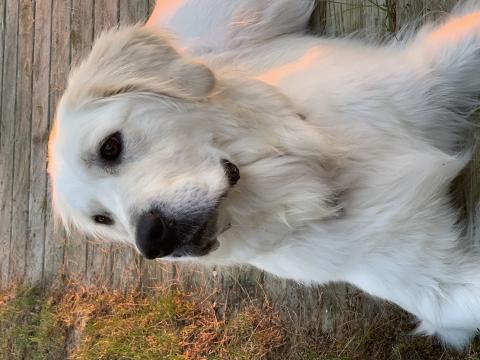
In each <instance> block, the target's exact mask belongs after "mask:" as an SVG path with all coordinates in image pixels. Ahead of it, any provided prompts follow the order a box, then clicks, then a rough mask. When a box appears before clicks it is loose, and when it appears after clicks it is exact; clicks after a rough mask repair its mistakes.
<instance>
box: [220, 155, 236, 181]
mask: <svg viewBox="0 0 480 360" xmlns="http://www.w3.org/2000/svg"><path fill="white" fill-rule="evenodd" d="M221 162H222V166H223V169H224V170H225V174H227V178H228V182H229V183H230V186H233V185H235V184H236V183H237V182H238V180H240V170H238V167H237V165H235V164H234V163H232V162H230V161H228V160H227V159H222V161H221Z"/></svg>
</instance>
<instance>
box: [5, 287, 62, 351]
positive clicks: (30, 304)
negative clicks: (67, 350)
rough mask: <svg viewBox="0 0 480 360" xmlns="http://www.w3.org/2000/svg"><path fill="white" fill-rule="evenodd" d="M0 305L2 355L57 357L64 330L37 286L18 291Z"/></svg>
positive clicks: (60, 349)
mask: <svg viewBox="0 0 480 360" xmlns="http://www.w3.org/2000/svg"><path fill="white" fill-rule="evenodd" d="M2 303H3V304H2V306H1V307H0V351H1V354H0V356H2V357H3V358H5V359H17V358H22V357H27V358H31V359H60V358H62V357H64V344H65V334H66V331H65V329H63V328H62V327H61V326H59V324H58V322H57V319H56V317H55V314H54V312H53V306H52V304H51V302H50V301H49V299H48V298H46V297H44V296H43V295H42V294H41V293H40V291H38V290H37V289H30V290H25V291H19V292H18V293H17V294H15V295H12V297H11V298H10V300H9V301H2Z"/></svg>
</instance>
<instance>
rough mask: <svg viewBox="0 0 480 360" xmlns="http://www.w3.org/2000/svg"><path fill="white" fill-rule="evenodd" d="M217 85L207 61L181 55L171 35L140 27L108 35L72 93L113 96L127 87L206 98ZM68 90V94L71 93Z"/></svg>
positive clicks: (79, 74) (76, 95)
mask: <svg viewBox="0 0 480 360" xmlns="http://www.w3.org/2000/svg"><path fill="white" fill-rule="evenodd" d="M214 87H215V76H214V74H213V73H212V71H211V70H210V69H209V68H208V67H206V66H205V65H203V64H201V63H199V62H195V61H193V60H190V59H187V58H186V57H185V56H183V55H180V54H179V52H178V51H177V50H176V49H175V48H174V46H173V45H172V41H171V39H170V38H169V37H168V35H166V34H163V33H160V32H158V31H155V30H154V29H151V28H145V27H140V26H133V27H126V28H121V29H116V30H112V31H109V32H107V33H105V34H103V35H102V36H101V37H100V38H99V39H98V40H97V41H96V42H95V45H94V47H93V49H92V52H91V53H90V55H89V57H88V58H87V59H86V61H84V62H83V63H82V64H81V65H80V67H79V68H78V69H77V70H76V71H75V72H74V73H73V74H72V76H71V77H70V80H69V86H68V89H67V93H68V92H69V91H70V94H69V95H70V96H68V97H69V98H71V99H72V98H73V99H76V101H78V99H79V98H82V95H83V96H94V97H108V96H113V95H117V94H120V93H126V92H151V93H158V94H162V95H167V96H172V97H177V98H186V99H200V98H205V97H207V96H208V95H209V94H210V93H211V91H212V90H213V88H214ZM67 93H66V94H67Z"/></svg>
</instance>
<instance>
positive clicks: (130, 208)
mask: <svg viewBox="0 0 480 360" xmlns="http://www.w3.org/2000/svg"><path fill="white" fill-rule="evenodd" d="M192 3H195V1H192ZM211 3H212V4H213V5H212V7H208V6H207V8H208V11H207V10H205V13H208V12H209V11H210V12H211V13H212V12H215V11H217V14H221V12H222V11H223V10H224V9H222V8H221V6H220V5H219V4H217V3H216V2H215V1H212V2H211ZM224 3H225V2H224ZM240 3H241V4H250V2H248V1H247V2H243V3H242V2H240ZM257 3H258V2H257ZM260 3H261V4H262V6H260V8H255V11H254V12H253V14H255V16H251V17H246V18H244V20H245V21H244V22H242V24H243V29H238V28H235V26H234V25H235V24H238V23H239V21H238V19H239V18H238V16H240V15H238V14H246V13H248V11H247V12H245V11H246V10H245V8H242V7H241V9H243V10H242V11H240V12H235V11H236V10H235V9H233V10H232V9H230V8H228V6H227V8H228V9H230V10H228V9H227V10H228V11H230V12H229V14H230V15H232V14H233V15H232V18H235V19H236V20H235V21H234V22H232V21H231V20H228V21H226V22H223V23H221V24H223V25H221V26H223V27H224V30H225V31H224V33H228V36H225V37H224V38H222V39H221V40H218V41H219V42H218V43H217V44H216V45H215V46H217V47H216V48H215V50H214V51H213V50H211V51H205V48H203V50H198V48H196V49H197V50H198V51H197V50H195V48H192V49H191V51H190V53H187V51H188V49H187V50H181V49H180V46H178V45H176V44H175V41H174V40H172V38H171V37H170V35H167V33H166V31H165V30H157V29H153V28H144V27H139V26H135V27H126V28H121V29H115V30H112V31H110V32H108V33H106V34H104V35H103V36H102V37H101V38H99V39H98V40H97V41H96V43H95V46H94V48H93V50H92V52H91V54H90V56H89V57H88V58H87V59H86V60H85V61H84V62H83V63H82V64H81V65H80V66H79V67H78V68H77V69H75V70H74V71H73V73H72V75H71V77H70V80H69V84H68V88H67V90H66V92H65V94H64V96H63V98H62V100H61V102H60V105H59V108H58V112H57V116H56V121H55V127H54V131H53V133H52V137H51V142H50V149H49V152H50V166H49V173H50V176H51V180H52V185H53V202H54V206H55V210H56V213H57V214H58V215H59V216H60V217H61V219H62V220H63V223H64V224H65V225H66V226H69V225H71V224H73V225H74V226H76V227H78V228H80V229H81V230H82V231H85V232H87V233H91V234H95V235H97V236H100V237H102V238H110V239H115V240H121V241H125V242H130V243H132V244H134V243H135V236H136V222H137V218H138V214H139V213H141V212H142V211H146V210H148V209H149V208H150V207H151V206H152V204H162V206H163V207H164V208H166V209H167V211H168V213H169V216H171V217H174V218H175V217H178V216H180V214H181V215H182V216H185V215H186V214H187V215H189V216H195V214H196V213H198V212H200V211H202V210H201V209H205V208H211V207H213V206H215V207H217V213H218V218H217V219H216V227H217V233H218V234H217V235H218V244H217V246H216V248H215V249H214V250H213V251H211V252H210V253H208V254H206V255H204V256H201V257H189V256H185V257H183V258H182V259H186V260H191V261H199V262H203V263H209V264H211V263H215V264H226V265H230V264H245V263H246V264H251V265H254V266H256V267H258V268H260V269H264V270H266V271H268V272H271V273H273V274H276V275H278V276H280V277H284V278H290V279H294V280H296V281H298V282H302V283H305V284H313V283H325V282H329V281H347V282H349V283H351V284H354V285H356V286H358V287H359V288H361V289H363V290H365V291H367V292H368V293H370V294H373V295H375V296H378V297H381V298H383V299H387V300H389V301H391V302H394V303H396V304H398V305H399V306H401V307H402V308H404V309H406V310H407V311H409V312H411V313H413V314H414V315H416V316H417V317H418V318H419V319H420V321H421V323H420V325H419V327H418V332H420V333H425V334H434V335H437V336H438V337H439V338H440V339H441V340H442V341H444V342H445V343H446V344H449V345H452V346H457V347H461V346H463V345H465V344H466V343H467V342H468V341H469V340H470V339H471V338H472V337H473V336H474V334H475V331H476V329H477V328H478V327H480V254H479V250H478V248H477V247H476V246H475V245H473V241H472V239H470V238H467V237H466V236H465V235H463V233H464V231H463V227H462V226H460V223H459V218H458V216H457V211H456V210H455V209H454V207H453V206H452V205H451V203H450V198H449V185H450V183H451V181H452V179H453V178H455V177H456V176H457V175H458V173H459V172H460V171H461V170H462V169H463V168H464V167H465V165H466V164H467V163H468V161H469V159H470V150H471V149H470V147H469V144H471V143H470V142H469V141H468V139H469V137H468V134H469V133H470V132H471V130H472V125H471V124H470V123H469V122H468V120H467V118H468V115H469V114H470V113H471V112H472V111H473V110H474V109H475V108H476V107H477V106H478V102H477V100H478V96H479V94H480V4H479V3H478V1H475V2H470V3H468V4H466V5H464V6H462V7H460V8H457V10H456V11H455V12H454V13H453V14H452V15H450V16H449V17H448V18H446V19H444V20H443V21H442V22H440V23H438V24H434V25H429V26H427V27H424V28H422V29H420V31H419V32H418V34H417V35H415V36H409V37H408V36H407V37H406V39H405V40H403V41H401V42H393V43H391V44H389V45H385V46H381V47H379V46H373V45H368V44H364V43H361V42H357V41H355V40H351V39H322V38H316V37H311V36H307V35H305V34H289V33H291V32H292V31H293V30H295V31H296V30H298V29H299V28H303V27H304V26H305V22H306V19H307V18H308V15H309V12H310V11H311V3H309V2H303V5H302V6H303V7H301V9H302V11H303V15H302V16H298V15H299V14H298V13H297V12H296V11H293V12H288V13H287V15H288V16H287V15H285V14H284V15H285V16H281V17H279V16H277V15H275V14H276V12H278V11H279V9H281V6H280V5H278V3H279V2H278V1H275V2H273V1H263V2H260ZM281 3H282V6H283V5H286V6H288V9H289V11H290V10H291V9H295V7H292V4H293V3H295V4H296V2H295V1H285V0H284V1H281ZM203 4H204V5H205V2H204V3H203ZM207 4H208V3H207ZM252 4H253V2H251V4H250V5H249V6H251V7H252V8H253V5H252ZM219 6H220V7H219ZM242 6H243V5H242ZM255 6H257V5H255ZM227 10H225V11H227ZM247 10H248V8H247ZM235 14H237V15H238V16H237V15H235ZM235 16H237V17H235ZM228 19H231V18H230V17H229V18H228ZM232 24H233V25H232ZM212 27H213V25H211V26H210V27H209V29H211V28H212ZM232 29H234V30H232ZM205 31H207V30H205ZM194 32H195V31H192V30H191V31H190V34H193V33H194ZM207 32H208V31H207ZM215 32H216V31H215ZM188 34H189V32H188V31H187V36H185V35H184V36H182V41H184V42H183V44H189V37H188ZM288 34H289V35H288ZM192 38H193V39H195V36H193V37H191V38H190V39H192ZM195 41H197V39H195ZM207 45H208V46H210V45H209V44H207ZM192 53H195V54H197V55H199V54H200V55H201V58H200V59H198V58H197V59H194V58H192ZM116 131H121V132H122V134H123V136H124V139H125V151H124V156H123V158H122V162H121V164H119V165H118V166H114V167H110V166H105V165H103V164H102V163H101V162H99V161H98V147H99V144H100V143H101V141H102V139H104V138H105V137H106V136H108V135H109V134H111V133H114V132H116ZM224 158H225V159H229V160H230V161H232V162H234V163H235V164H236V165H237V166H238V167H239V169H240V174H241V179H240V181H239V182H238V184H236V185H235V186H234V187H233V188H230V187H229V185H228V181H227V179H226V178H225V174H224V171H223V169H222V168H221V166H219V162H220V159H224ZM98 212H107V213H109V214H110V215H111V216H112V217H113V219H114V220H115V224H114V225H112V226H105V225H100V224H95V223H94V222H93V221H92V215H94V214H95V213H98ZM177 260H179V259H177ZM180 260H181V259H180Z"/></svg>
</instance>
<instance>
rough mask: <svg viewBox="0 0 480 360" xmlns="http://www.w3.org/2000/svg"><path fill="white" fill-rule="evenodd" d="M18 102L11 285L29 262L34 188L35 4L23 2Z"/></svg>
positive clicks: (14, 162)
mask: <svg viewBox="0 0 480 360" xmlns="http://www.w3.org/2000/svg"><path fill="white" fill-rule="evenodd" d="M19 4H20V12H19V35H18V69H17V89H16V93H17V95H16V96H17V101H16V110H15V117H16V119H15V139H14V149H13V195H12V238H11V247H10V274H9V276H10V281H15V282H20V281H21V280H22V279H23V277H24V273H25V266H26V261H28V259H27V257H26V254H25V249H26V246H27V240H28V204H29V187H30V151H28V149H29V148H30V135H31V128H30V127H31V117H32V61H33V40H34V39H33V14H34V3H33V2H32V1H31V0H21V1H20V3H19Z"/></svg>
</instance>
